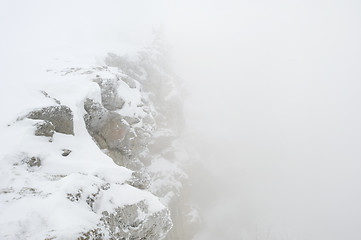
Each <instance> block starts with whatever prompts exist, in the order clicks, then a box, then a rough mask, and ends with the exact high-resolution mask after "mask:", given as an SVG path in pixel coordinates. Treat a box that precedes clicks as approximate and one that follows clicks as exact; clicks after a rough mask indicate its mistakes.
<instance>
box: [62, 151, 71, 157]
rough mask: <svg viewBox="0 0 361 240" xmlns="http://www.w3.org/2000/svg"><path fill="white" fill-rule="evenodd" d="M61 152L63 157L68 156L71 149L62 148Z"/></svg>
mask: <svg viewBox="0 0 361 240" xmlns="http://www.w3.org/2000/svg"><path fill="white" fill-rule="evenodd" d="M62 151H63V153H62V154H61V155H62V156H63V157H67V156H69V154H70V153H71V150H70V149H63V150H62Z"/></svg>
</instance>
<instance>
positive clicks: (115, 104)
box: [95, 78, 125, 111]
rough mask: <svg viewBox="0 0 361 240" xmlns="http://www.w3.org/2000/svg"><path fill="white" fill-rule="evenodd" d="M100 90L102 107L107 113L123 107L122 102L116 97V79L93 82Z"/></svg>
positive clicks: (99, 79)
mask: <svg viewBox="0 0 361 240" xmlns="http://www.w3.org/2000/svg"><path fill="white" fill-rule="evenodd" d="M95 82H96V83H98V85H99V87H100V89H101V97H102V104H103V106H104V107H105V108H106V109H108V110H109V111H114V110H117V109H121V108H122V107H123V105H124V103H125V102H124V100H123V99H122V98H121V97H119V95H118V90H117V89H118V80H117V79H101V78H97V79H96V80H95Z"/></svg>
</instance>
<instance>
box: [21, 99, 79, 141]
mask: <svg viewBox="0 0 361 240" xmlns="http://www.w3.org/2000/svg"><path fill="white" fill-rule="evenodd" d="M26 117H28V118H30V119H38V120H44V121H48V122H50V123H51V124H52V125H53V126H54V130H55V131H56V132H59V133H64V134H72V135H74V126H73V113H72V111H71V109H70V108H69V107H67V106H64V105H61V106H51V107H45V108H42V109H40V110H34V111H32V112H30V113H29V114H28V115H27V116H26ZM44 128H50V126H48V127H45V126H44ZM39 132H41V131H40V130H39ZM44 134H45V133H44Z"/></svg>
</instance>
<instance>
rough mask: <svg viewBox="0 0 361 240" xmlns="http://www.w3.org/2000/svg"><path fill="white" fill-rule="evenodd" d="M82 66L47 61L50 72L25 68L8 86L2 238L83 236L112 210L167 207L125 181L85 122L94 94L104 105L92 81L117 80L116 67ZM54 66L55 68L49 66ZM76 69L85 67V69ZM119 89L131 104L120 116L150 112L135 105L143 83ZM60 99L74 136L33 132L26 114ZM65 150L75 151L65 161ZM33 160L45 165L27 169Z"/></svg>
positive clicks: (126, 175)
mask: <svg viewBox="0 0 361 240" xmlns="http://www.w3.org/2000/svg"><path fill="white" fill-rule="evenodd" d="M74 62H75V64H74ZM79 62H80V63H81V61H79ZM79 62H78V64H77V61H73V62H68V61H61V60H59V59H57V60H54V62H51V61H50V62H48V63H47V66H48V67H44V68H43V69H42V70H41V71H39V70H38V68H35V69H31V71H28V70H29V69H27V68H24V69H22V67H20V66H19V67H18V70H19V72H21V73H17V74H16V75H13V76H11V79H13V80H14V82H9V83H7V84H6V85H5V86H3V87H2V90H1V93H2V94H1V95H0V103H1V109H2V112H3V114H2V115H3V116H4V117H2V118H1V119H0V128H1V129H0V130H1V133H2V134H1V135H0V145H1V146H2V147H1V150H0V160H1V163H2V164H1V167H0V193H1V194H0V206H1V207H0V238H1V239H9V240H10V239H11V240H13V239H29V240H31V239H34V240H37V239H45V238H51V237H53V236H57V237H58V238H59V239H75V238H76V236H78V235H79V234H80V232H82V231H88V230H89V229H94V228H95V227H96V226H97V224H98V223H99V219H100V217H101V215H102V213H103V211H110V212H111V211H114V209H115V208H117V207H121V206H125V205H127V204H135V203H137V202H140V201H145V202H146V203H147V205H148V206H149V209H148V211H149V213H150V214H151V213H154V212H156V211H160V210H162V209H164V208H165V207H164V205H162V204H161V203H160V201H159V199H158V198H157V197H155V196H154V195H152V194H151V193H150V192H148V191H146V190H139V189H137V188H134V187H132V186H129V185H128V184H126V183H125V182H126V181H127V180H128V179H130V177H131V174H132V171H131V170H129V169H126V168H124V167H120V166H118V165H116V164H115V163H114V162H113V161H112V159H110V157H108V156H107V155H106V154H104V153H103V152H102V151H101V150H100V149H99V148H98V146H97V145H96V144H95V142H94V141H93V140H92V138H91V136H90V135H89V133H88V132H87V130H86V127H85V123H84V120H83V116H84V114H85V110H84V107H83V105H84V100H85V99H86V98H89V97H90V98H92V99H94V100H96V101H101V96H100V88H99V86H98V85H97V84H96V83H95V82H94V81H93V79H94V78H95V75H101V76H102V77H106V78H114V77H115V74H114V71H115V70H114V69H112V71H113V73H112V72H110V71H108V70H106V69H101V68H97V69H96V70H94V69H95V66H96V65H90V63H89V62H88V63H86V62H83V63H82V64H79ZM60 63H63V64H60ZM93 64H94V62H93ZM51 65H52V66H56V68H54V67H53V68H49V66H51ZM69 66H72V68H70V67H69ZM74 66H76V67H74ZM77 66H81V70H80V69H79V68H78V67H77ZM90 71H92V73H90ZM117 74H119V75H121V74H122V73H121V72H119V71H118V73H117ZM19 75H22V77H19ZM42 91H43V92H46V94H47V96H48V97H46V96H45V95H44V94H43V93H42ZM119 91H120V92H119V93H120V94H121V96H122V97H124V99H125V101H126V104H125V107H124V108H123V109H122V110H121V111H120V113H121V114H123V115H126V116H142V115H144V112H143V110H142V109H141V108H139V107H137V106H139V105H140V104H141V99H142V95H141V93H140V86H139V83H138V84H137V87H136V88H134V89H132V88H129V86H128V85H127V84H125V83H124V82H122V83H121V86H120V88H119ZM15 93H16V94H15ZM54 99H56V100H58V101H60V102H61V104H62V105H66V106H68V107H69V108H70V109H71V110H72V113H73V120H74V135H66V134H61V133H57V132H55V133H54V136H53V138H52V141H51V142H50V141H49V138H48V137H44V136H35V135H34V131H35V127H34V124H35V123H37V122H40V121H39V120H32V119H27V118H24V117H25V116H26V115H27V114H28V113H29V112H30V111H32V110H34V109H40V108H42V107H46V106H54V105H57V103H56V100H54ZM63 149H69V150H71V153H70V154H69V155H68V156H67V157H64V156H62V150H63ZM31 157H38V158H39V159H40V160H41V165H40V166H32V167H30V166H28V165H27V164H25V163H24V159H29V158H31ZM107 184H108V185H107ZM106 185H107V188H108V189H107V191H102V193H101V194H99V196H97V201H96V204H95V205H94V209H93V210H91V209H90V207H89V205H88V204H87V203H86V201H85V197H86V196H92V194H97V193H98V192H99V189H100V188H102V187H104V186H106ZM77 193H80V194H81V197H80V198H82V200H81V201H80V200H79V201H78V200H74V201H71V200H69V199H74V198H76V197H74V196H77ZM69 194H70V195H69Z"/></svg>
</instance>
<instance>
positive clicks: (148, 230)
mask: <svg viewBox="0 0 361 240" xmlns="http://www.w3.org/2000/svg"><path fill="white" fill-rule="evenodd" d="M169 215H170V214H169V211H168V210H167V209H163V210H161V211H158V212H155V213H149V210H148V205H147V204H145V202H144V201H141V202H139V203H137V204H132V205H126V206H124V207H119V208H117V209H115V211H114V212H112V213H109V212H107V211H105V212H103V217H102V219H101V221H102V222H103V224H104V226H105V228H106V229H108V231H109V232H110V233H111V237H110V238H109V239H111V240H118V239H119V240H120V239H134V240H142V239H144V240H145V239H147V240H159V239H162V238H163V237H164V236H165V235H166V234H167V232H168V231H169V230H170V229H171V228H172V221H171V220H170V216H169ZM145 216H146V217H145Z"/></svg>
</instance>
